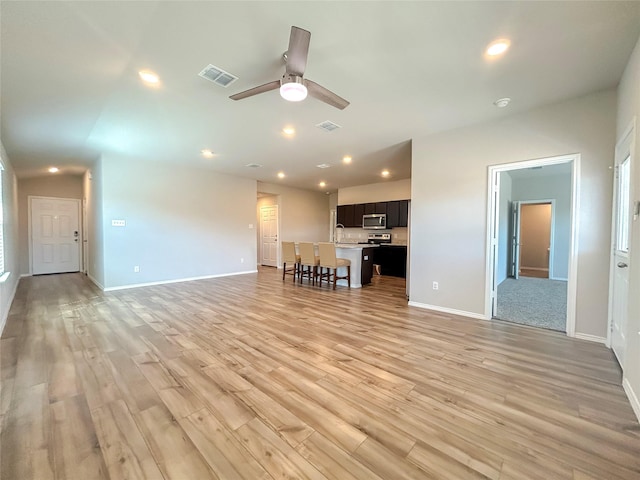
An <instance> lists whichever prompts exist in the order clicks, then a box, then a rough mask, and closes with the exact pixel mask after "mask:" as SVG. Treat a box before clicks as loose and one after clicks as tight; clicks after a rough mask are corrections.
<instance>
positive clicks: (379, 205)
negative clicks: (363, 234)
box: [337, 200, 409, 228]
mask: <svg viewBox="0 0 640 480" xmlns="http://www.w3.org/2000/svg"><path fill="white" fill-rule="evenodd" d="M337 213H338V223H340V224H342V225H344V226H345V227H346V228H359V227H362V216H363V215H370V214H372V213H385V214H386V215H387V228H395V227H406V226H407V225H408V220H409V200H396V201H393V202H376V203H358V204H356V205H338V209H337Z"/></svg>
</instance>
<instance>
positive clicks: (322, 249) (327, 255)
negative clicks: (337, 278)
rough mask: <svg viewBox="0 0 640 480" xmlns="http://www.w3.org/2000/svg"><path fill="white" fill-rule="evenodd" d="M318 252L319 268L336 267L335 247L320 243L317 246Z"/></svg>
mask: <svg viewBox="0 0 640 480" xmlns="http://www.w3.org/2000/svg"><path fill="white" fill-rule="evenodd" d="M318 251H319V253H320V266H321V267H331V268H337V267H338V260H337V259H336V246H335V244H333V243H329V242H321V243H319V244H318Z"/></svg>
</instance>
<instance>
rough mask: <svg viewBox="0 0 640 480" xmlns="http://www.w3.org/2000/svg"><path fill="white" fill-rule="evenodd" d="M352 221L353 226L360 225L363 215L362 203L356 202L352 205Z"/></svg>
mask: <svg viewBox="0 0 640 480" xmlns="http://www.w3.org/2000/svg"><path fill="white" fill-rule="evenodd" d="M353 207H354V208H353V223H354V225H353V226H354V227H362V216H363V215H364V203H358V204H356V205H354V206H353Z"/></svg>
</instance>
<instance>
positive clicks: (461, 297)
mask: <svg viewBox="0 0 640 480" xmlns="http://www.w3.org/2000/svg"><path fill="white" fill-rule="evenodd" d="M615 107H616V92H615V91H613V90H611V91H605V92H599V93H595V94H592V95H588V96H584V97H581V98H577V99H573V100H570V101H567V102H563V103H560V104H555V105H550V106H546V107H543V108H539V109H536V110H532V111H529V112H526V113H522V114H516V115H513V116H511V117H507V118H504V119H501V120H498V121H493V122H487V123H484V124H480V125H475V126H470V127H466V128H461V129H457V130H453V131H449V132H443V133H439V134H435V135H430V136H427V137H423V138H417V139H413V142H412V146H413V155H412V185H413V188H412V191H411V199H412V207H411V226H412V227H411V245H412V248H411V288H410V298H411V302H412V304H419V305H423V306H432V307H435V308H439V309H450V310H457V311H461V312H466V313H467V314H470V315H474V316H484V314H485V313H484V312H485V276H486V258H485V256H486V244H485V242H486V229H487V178H488V174H487V170H488V167H489V166H490V165H499V164H505V163H511V162H517V161H524V160H531V159H537V158H546V157H553V156H559V155H565V154H570V153H580V154H581V172H580V189H581V190H580V197H579V202H580V211H579V215H578V217H579V218H578V222H579V226H580V229H579V233H578V235H579V236H578V246H577V247H578V285H577V305H576V313H577V321H576V331H577V332H579V333H582V334H588V335H594V336H597V337H606V334H607V322H606V318H607V299H608V295H607V292H606V288H603V285H606V281H605V280H604V279H607V278H608V276H609V244H610V224H611V223H610V222H611V195H612V174H611V170H610V169H609V166H611V164H612V163H613V152H614V144H615ZM433 281H438V282H439V287H440V288H439V290H437V291H436V290H432V288H431V284H432V282H433Z"/></svg>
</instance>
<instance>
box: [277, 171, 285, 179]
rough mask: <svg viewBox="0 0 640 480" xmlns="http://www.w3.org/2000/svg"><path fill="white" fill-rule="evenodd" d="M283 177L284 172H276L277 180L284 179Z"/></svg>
mask: <svg viewBox="0 0 640 480" xmlns="http://www.w3.org/2000/svg"><path fill="white" fill-rule="evenodd" d="M285 176H286V175H285V174H284V172H278V178H284V177H285Z"/></svg>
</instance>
